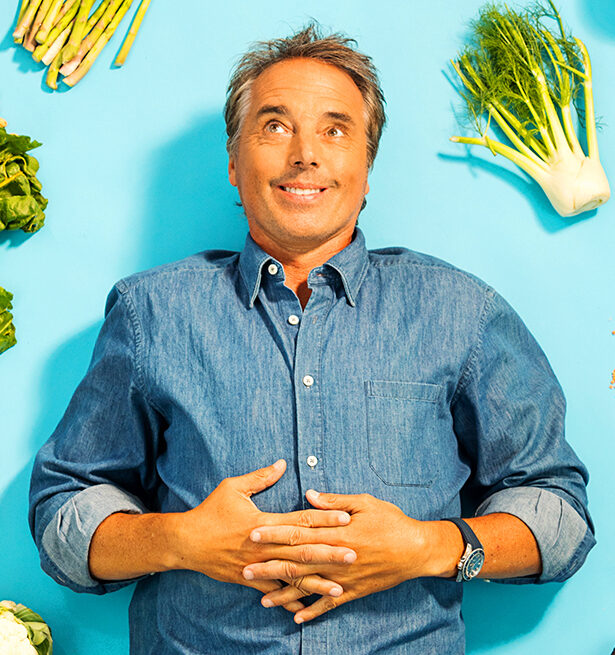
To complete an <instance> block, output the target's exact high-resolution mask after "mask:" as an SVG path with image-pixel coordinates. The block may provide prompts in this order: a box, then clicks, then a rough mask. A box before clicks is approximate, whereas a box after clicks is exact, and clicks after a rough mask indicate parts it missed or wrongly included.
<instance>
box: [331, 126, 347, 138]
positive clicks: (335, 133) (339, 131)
mask: <svg viewBox="0 0 615 655" xmlns="http://www.w3.org/2000/svg"><path fill="white" fill-rule="evenodd" d="M327 134H328V135H329V136H344V131H343V130H342V128H341V127H330V128H329V129H328V130H327Z"/></svg>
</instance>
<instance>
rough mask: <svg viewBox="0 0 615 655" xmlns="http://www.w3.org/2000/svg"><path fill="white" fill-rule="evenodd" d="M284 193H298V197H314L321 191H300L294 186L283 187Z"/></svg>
mask: <svg viewBox="0 0 615 655" xmlns="http://www.w3.org/2000/svg"><path fill="white" fill-rule="evenodd" d="M282 188H283V189H284V191H288V192H289V193H296V194H297V195H298V196H312V195H314V194H315V193H320V189H298V188H297V187H293V186H283V187H282Z"/></svg>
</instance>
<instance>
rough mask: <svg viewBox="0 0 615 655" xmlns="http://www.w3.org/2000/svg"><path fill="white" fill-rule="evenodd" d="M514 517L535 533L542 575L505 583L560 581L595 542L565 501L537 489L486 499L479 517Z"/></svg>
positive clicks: (514, 490)
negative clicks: (488, 515)
mask: <svg viewBox="0 0 615 655" xmlns="http://www.w3.org/2000/svg"><path fill="white" fill-rule="evenodd" d="M500 512H502V513H505V514H512V515H513V516H516V517H517V518H519V519H521V520H522V521H523V522H524V523H525V524H526V525H527V526H528V528H529V529H530V530H531V531H532V533H533V534H534V537H535V538H536V542H537V543H538V548H539V549H540V556H541V559H542V573H541V574H540V575H539V576H528V577H524V578H509V579H507V580H505V581H503V582H513V583H518V584H522V583H528V582H538V583H542V582H561V581H563V580H566V579H567V578H569V577H570V576H571V575H572V574H573V573H575V572H576V571H577V570H578V569H579V568H580V567H581V565H582V564H583V562H584V561H585V558H586V557H587V554H588V553H589V551H590V550H591V549H592V548H593V546H594V544H595V543H596V540H595V539H594V536H593V533H592V532H591V530H590V529H589V527H588V525H587V523H586V522H585V521H584V520H583V519H582V518H581V516H580V515H579V514H578V513H577V511H576V510H575V509H573V507H572V506H571V505H570V504H569V503H568V502H566V501H565V500H564V499H563V498H561V497H560V496H558V495H557V494H555V493H553V492H552V491H547V490H546V489H540V488H538V487H515V488H510V489H503V490H501V491H498V492H497V493H495V494H493V495H492V496H490V497H489V498H487V499H486V500H485V501H484V502H483V503H482V504H481V505H480V506H479V507H478V509H477V510H476V516H484V515H485V514H496V513H500Z"/></svg>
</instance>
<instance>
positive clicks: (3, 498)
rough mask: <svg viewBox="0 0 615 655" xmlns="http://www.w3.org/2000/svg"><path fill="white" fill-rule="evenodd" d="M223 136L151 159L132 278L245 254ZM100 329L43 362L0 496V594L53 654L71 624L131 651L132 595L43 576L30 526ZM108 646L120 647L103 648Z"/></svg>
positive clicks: (208, 127)
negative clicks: (33, 495) (33, 483)
mask: <svg viewBox="0 0 615 655" xmlns="http://www.w3.org/2000/svg"><path fill="white" fill-rule="evenodd" d="M225 136H226V135H225V131H224V121H223V119H222V117H221V113H217V114H215V115H205V116H203V117H201V118H200V119H198V120H195V121H194V122H193V123H192V124H191V125H189V126H188V128H187V129H186V130H185V131H184V132H183V133H182V134H180V136H179V137H177V138H175V139H174V140H172V141H169V142H168V143H166V144H164V145H163V146H162V147H161V148H159V149H158V150H157V151H155V152H154V153H152V155H151V156H150V157H149V160H150V161H151V170H150V178H149V179H150V182H149V184H148V185H147V187H146V188H145V189H142V190H136V193H142V195H143V215H142V228H141V229H142V235H141V239H140V240H139V241H137V245H136V246H135V248H136V251H135V252H134V253H133V255H132V257H129V259H130V260H131V261H134V262H137V263H136V264H135V266H134V270H135V272H136V271H137V270H140V269H145V268H150V267H152V266H156V265H159V264H163V263H166V262H170V261H175V260H177V259H180V258H182V257H185V256H187V255H190V254H192V253H195V252H198V251H200V250H204V249H210V248H222V249H232V250H238V249H241V247H242V246H243V242H244V239H245V235H246V233H247V222H246V219H245V217H244V215H243V212H242V210H241V208H238V207H237V206H236V204H235V203H236V201H237V200H238V195H237V193H236V190H235V189H234V188H233V187H232V186H231V185H230V184H229V182H228V177H227V172H226V171H227V164H228V159H227V155H226V149H225ZM29 236H31V235H25V234H23V233H21V232H12V233H7V234H0V247H3V246H4V247H16V246H18V245H20V244H21V243H23V242H24V241H25V240H27V239H28V238H29ZM103 303H104V298H101V306H102V305H103ZM101 324H102V317H101V321H99V322H97V323H95V324H93V325H91V326H90V327H88V328H86V329H84V330H81V331H78V332H77V333H76V334H75V335H74V336H73V337H71V338H70V339H68V340H67V341H66V342H65V343H64V344H62V346H61V347H59V348H58V349H57V350H56V351H55V352H54V353H53V354H52V355H51V356H50V357H49V359H48V361H47V362H46V363H45V365H44V368H43V372H42V375H41V380H40V388H39V389H38V390H36V392H35V396H36V397H37V398H39V401H38V402H39V407H40V410H39V414H38V416H37V417H36V418H35V422H34V428H33V431H32V435H31V438H30V444H29V445H30V454H31V458H30V461H29V463H28V465H27V466H26V467H25V468H24V469H22V471H21V472H20V473H19V474H18V475H17V476H16V477H15V478H14V479H13V480H12V481H11V483H10V484H9V485H8V486H7V487H6V489H5V490H4V492H3V493H2V495H0V546H1V544H2V543H6V544H11V547H7V548H3V549H2V550H1V551H0V552H3V553H5V554H3V561H2V565H1V567H0V581H1V583H2V584H1V586H2V588H1V589H0V594H1V595H2V597H7V598H13V597H14V598H15V600H18V601H19V602H23V603H24V604H26V605H28V603H30V604H31V605H30V606H31V607H32V608H33V609H35V611H38V612H40V613H41V614H42V615H43V617H44V618H45V619H46V620H48V621H49V623H50V624H51V626H52V630H53V631H54V639H55V643H54V652H57V653H58V655H72V653H77V652H80V650H82V648H83V643H84V638H83V633H81V634H80V633H78V632H75V630H74V626H75V625H80V626H87V630H88V631H89V636H90V638H92V639H94V640H95V641H96V642H97V643H98V645H99V646H100V647H102V646H101V645H104V647H105V648H106V652H110V653H111V652H113V653H121V652H127V651H128V628H127V625H128V614H127V612H128V604H129V601H130V598H131V597H132V593H133V589H134V587H133V586H129V587H127V588H125V589H122V590H120V591H118V592H114V593H113V594H108V595H105V596H102V597H101V596H98V597H97V596H93V595H89V594H77V593H75V592H73V591H71V590H70V589H68V588H66V587H62V586H60V585H58V584H56V583H55V582H53V581H52V580H51V578H48V577H47V575H46V574H44V573H43V572H42V571H41V569H40V564H39V557H38V553H37V551H36V548H35V545H34V542H33V540H32V537H31V535H30V531H29V527H28V523H27V515H28V493H29V487H30V476H31V472H32V465H33V461H34V456H35V454H36V452H37V451H38V449H39V448H40V447H41V446H42V445H43V443H44V442H45V441H46V440H47V438H48V437H49V436H50V435H51V433H52V432H53V430H54V429H55V427H56V425H57V423H58V421H59V420H60V419H61V417H62V415H63V413H64V411H65V410H66V408H67V406H68V403H69V401H70V398H71V397H72V394H73V392H74V390H75V389H76V387H77V385H78V383H79V382H80V380H81V378H82V377H83V375H84V373H85V371H86V370H87V367H88V364H89V361H90V359H91V356H92V351H93V348H94V344H95V341H96V337H97V335H98V333H99V330H100V326H101ZM14 544H19V545H20V547H19V548H15V546H14ZM92 615H94V616H96V621H95V622H92V621H91V616H92ZM112 643H113V644H114V645H115V646H116V648H108V646H109V645H110V644H112Z"/></svg>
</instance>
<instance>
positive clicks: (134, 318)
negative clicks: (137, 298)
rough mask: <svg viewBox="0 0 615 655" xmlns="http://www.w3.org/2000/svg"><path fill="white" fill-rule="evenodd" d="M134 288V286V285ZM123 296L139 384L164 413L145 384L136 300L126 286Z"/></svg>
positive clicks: (153, 404) (152, 404)
mask: <svg viewBox="0 0 615 655" xmlns="http://www.w3.org/2000/svg"><path fill="white" fill-rule="evenodd" d="M133 288H134V287H133ZM122 297H123V298H124V299H125V300H126V307H127V308H128V317H129V318H130V325H131V327H132V333H133V339H134V344H135V370H136V372H137V379H136V382H137V386H138V387H139V389H140V391H141V393H142V394H143V397H144V398H146V399H147V402H148V403H149V404H150V405H151V406H152V407H154V408H155V409H156V411H158V413H159V414H161V415H164V414H163V412H162V411H161V409H160V407H158V406H157V405H156V403H155V402H154V401H153V400H152V398H151V397H150V395H149V393H148V392H147V390H146V386H145V376H144V375H143V366H142V363H141V359H142V358H141V357H140V353H141V352H142V344H143V328H142V326H141V321H140V320H139V316H138V315H137V310H136V309H135V305H134V302H133V300H132V297H131V295H130V289H128V288H125V291H124V292H123V293H122Z"/></svg>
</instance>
